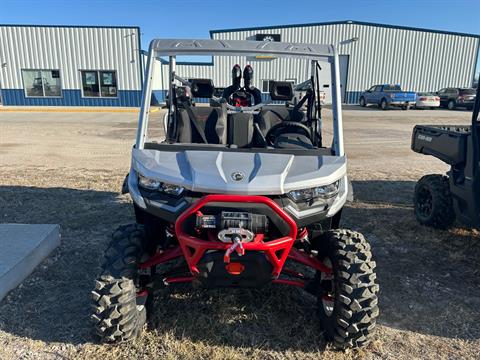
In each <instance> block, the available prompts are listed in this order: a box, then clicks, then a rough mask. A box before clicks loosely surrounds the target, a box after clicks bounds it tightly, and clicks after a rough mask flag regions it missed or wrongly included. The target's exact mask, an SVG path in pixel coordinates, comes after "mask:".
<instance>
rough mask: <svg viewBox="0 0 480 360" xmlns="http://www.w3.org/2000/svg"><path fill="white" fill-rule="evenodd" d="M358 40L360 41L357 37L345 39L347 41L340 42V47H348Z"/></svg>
mask: <svg viewBox="0 0 480 360" xmlns="http://www.w3.org/2000/svg"><path fill="white" fill-rule="evenodd" d="M358 40H360V39H359V38H358V37H357V36H355V37H353V38H351V39H347V40H343V41H340V45H348V44H352V43H354V42H357V41H358Z"/></svg>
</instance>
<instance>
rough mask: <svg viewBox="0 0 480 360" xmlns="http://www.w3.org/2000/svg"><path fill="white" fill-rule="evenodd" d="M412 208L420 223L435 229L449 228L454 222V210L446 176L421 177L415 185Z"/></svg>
mask: <svg viewBox="0 0 480 360" xmlns="http://www.w3.org/2000/svg"><path fill="white" fill-rule="evenodd" d="M414 210H415V217H416V218H417V221H418V222H419V223H420V224H422V225H426V226H431V227H434V228H437V229H446V228H449V227H450V226H451V225H452V224H453V223H454V222H455V212H454V209H453V202H452V194H451V193H450V184H449V180H448V177H447V176H443V175H426V176H424V177H422V178H421V179H420V180H419V181H418V182H417V184H416V186H415V198H414Z"/></svg>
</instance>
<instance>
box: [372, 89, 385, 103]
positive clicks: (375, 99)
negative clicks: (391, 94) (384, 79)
mask: <svg viewBox="0 0 480 360" xmlns="http://www.w3.org/2000/svg"><path fill="white" fill-rule="evenodd" d="M382 91H383V85H377V86H375V89H374V90H373V92H372V94H371V97H372V100H371V102H372V103H373V104H380V100H382V99H381V98H382V95H383V94H382Z"/></svg>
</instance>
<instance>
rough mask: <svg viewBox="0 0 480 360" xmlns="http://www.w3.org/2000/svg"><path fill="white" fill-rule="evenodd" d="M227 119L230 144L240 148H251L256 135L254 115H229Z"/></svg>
mask: <svg viewBox="0 0 480 360" xmlns="http://www.w3.org/2000/svg"><path fill="white" fill-rule="evenodd" d="M227 119H228V127H227V138H228V144H229V145H235V146H237V147H239V148H245V147H249V146H250V145H251V144H252V139H253V133H254V127H253V115H252V114H246V113H238V114H229V115H228V117H227Z"/></svg>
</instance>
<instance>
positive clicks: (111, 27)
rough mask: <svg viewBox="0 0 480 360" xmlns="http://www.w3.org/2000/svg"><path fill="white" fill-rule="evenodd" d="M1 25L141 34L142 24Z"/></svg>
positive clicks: (5, 25) (4, 25) (7, 25)
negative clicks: (134, 30) (130, 30)
mask: <svg viewBox="0 0 480 360" xmlns="http://www.w3.org/2000/svg"><path fill="white" fill-rule="evenodd" d="M0 27H34V28H70V29H84V28H87V29H136V30H137V31H138V33H139V34H140V26H135V25H132V26H126V25H119V26H114V25H40V24H35V25H32V24H0Z"/></svg>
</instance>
